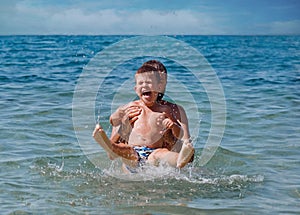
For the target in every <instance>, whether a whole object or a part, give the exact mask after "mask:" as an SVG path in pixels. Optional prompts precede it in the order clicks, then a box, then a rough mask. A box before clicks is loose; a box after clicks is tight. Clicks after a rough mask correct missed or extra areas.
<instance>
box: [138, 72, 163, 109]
mask: <svg viewBox="0 0 300 215" xmlns="http://www.w3.org/2000/svg"><path fill="white" fill-rule="evenodd" d="M135 81H136V84H135V88H134V89H135V92H136V94H137V95H138V96H139V98H140V99H141V100H142V101H143V102H144V103H145V104H146V105H147V106H152V105H153V104H154V103H155V101H156V99H157V95H158V92H160V91H161V88H162V86H161V84H160V80H157V76H156V75H155V74H154V72H145V73H140V74H136V75H135Z"/></svg>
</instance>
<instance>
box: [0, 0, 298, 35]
mask: <svg viewBox="0 0 300 215" xmlns="http://www.w3.org/2000/svg"><path fill="white" fill-rule="evenodd" d="M299 11H300V0H223V1H222V0H0V35H20V34H21V35H27V34H30V35H32V34H39V35H40V34H42V35H47V34H63V35H70V34H75V35H78V34H80V35H124V34H125V35H128V34H131V35H132V34H134V35H161V34H164V35H194V34H196V35H274V34H275V35H277V34H284V35H286V34H298V35H300V12H299Z"/></svg>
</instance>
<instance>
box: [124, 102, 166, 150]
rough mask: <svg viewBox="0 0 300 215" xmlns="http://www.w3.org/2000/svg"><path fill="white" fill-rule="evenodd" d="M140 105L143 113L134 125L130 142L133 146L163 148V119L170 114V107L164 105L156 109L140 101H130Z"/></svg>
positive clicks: (134, 104)
mask: <svg viewBox="0 0 300 215" xmlns="http://www.w3.org/2000/svg"><path fill="white" fill-rule="evenodd" d="M130 105H133V106H139V107H140V108H141V113H140V115H139V116H138V119H137V120H136V121H135V122H134V124H133V126H132V130H131V133H130V135H129V139H128V144H129V145H132V146H147V147H149V148H161V147H162V145H163V134H164V132H163V130H164V128H163V126H162V123H161V122H162V120H164V119H165V118H166V115H167V116H168V115H170V108H169V107H167V106H164V105H161V106H158V107H157V108H156V109H155V110H154V111H153V110H151V109H150V108H148V107H147V106H145V105H141V104H140V103H139V102H138V101H136V102H132V103H130Z"/></svg>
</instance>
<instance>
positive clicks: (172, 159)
mask: <svg viewBox="0 0 300 215" xmlns="http://www.w3.org/2000/svg"><path fill="white" fill-rule="evenodd" d="M178 155H179V154H178V153H177V152H172V151H169V150H168V149H166V148H161V149H156V150H155V151H154V152H152V153H151V154H150V155H149V157H148V160H147V161H148V163H149V164H151V165H154V166H158V165H159V164H167V165H169V166H171V167H176V166H177V159H178Z"/></svg>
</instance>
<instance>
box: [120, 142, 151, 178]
mask: <svg viewBox="0 0 300 215" xmlns="http://www.w3.org/2000/svg"><path fill="white" fill-rule="evenodd" d="M133 149H134V150H135V151H136V153H137V154H138V156H139V159H138V166H137V167H142V166H143V165H144V164H145V163H146V161H147V159H148V157H149V155H150V154H151V153H152V152H154V151H155V149H153V148H149V147H147V146H134V147H133ZM125 167H126V168H127V170H129V172H131V173H137V168H135V167H129V166H127V165H125Z"/></svg>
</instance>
